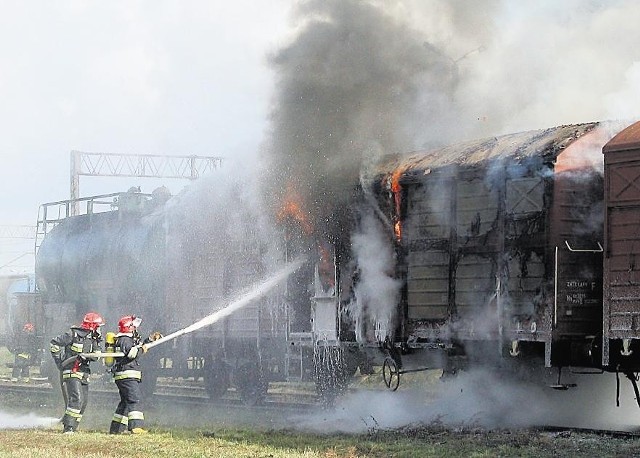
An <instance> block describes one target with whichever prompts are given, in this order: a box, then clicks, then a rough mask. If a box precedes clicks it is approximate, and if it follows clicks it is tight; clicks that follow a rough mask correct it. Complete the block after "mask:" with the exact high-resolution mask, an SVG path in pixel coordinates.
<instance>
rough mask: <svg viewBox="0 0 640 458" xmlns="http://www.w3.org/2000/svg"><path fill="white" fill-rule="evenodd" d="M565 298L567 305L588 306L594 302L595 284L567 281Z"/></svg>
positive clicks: (589, 281) (587, 281)
mask: <svg viewBox="0 0 640 458" xmlns="http://www.w3.org/2000/svg"><path fill="white" fill-rule="evenodd" d="M565 287H566V289H567V291H566V294H565V297H566V301H567V302H568V303H569V304H579V305H583V304H588V303H592V302H594V300H593V297H592V295H593V293H594V291H595V290H596V287H597V284H596V282H594V281H591V280H567V281H566V283H565Z"/></svg>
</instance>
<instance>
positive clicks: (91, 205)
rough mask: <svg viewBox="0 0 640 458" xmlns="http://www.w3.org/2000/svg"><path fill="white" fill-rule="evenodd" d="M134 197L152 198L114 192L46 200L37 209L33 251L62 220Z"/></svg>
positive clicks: (116, 205) (112, 207) (113, 206)
mask: <svg viewBox="0 0 640 458" xmlns="http://www.w3.org/2000/svg"><path fill="white" fill-rule="evenodd" d="M129 198H135V199H141V200H144V201H147V200H150V199H152V198H153V194H147V193H142V192H137V191H136V192H130V191H129V192H114V193H110V194H99V195H95V196H88V197H79V198H77V199H67V200H58V201H55V202H46V203H44V204H41V205H40V208H39V209H38V222H37V225H36V243H35V252H36V253H37V252H38V248H39V247H40V243H41V242H42V240H43V239H44V237H45V236H46V235H47V233H48V232H49V231H50V230H51V229H53V228H54V227H55V226H56V225H57V224H58V223H60V222H61V221H62V220H64V219H66V218H69V217H71V216H76V215H90V214H94V213H105V212H108V211H114V210H115V209H117V208H119V207H120V205H122V204H123V203H124V202H126V199H129ZM82 203H85V204H86V205H84V208H83V210H84V211H83V212H75V211H74V209H75V208H77V207H79V205H78V204H82Z"/></svg>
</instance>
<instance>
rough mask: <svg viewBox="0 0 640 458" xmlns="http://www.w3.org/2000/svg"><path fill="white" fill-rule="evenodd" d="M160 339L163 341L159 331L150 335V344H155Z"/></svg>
mask: <svg viewBox="0 0 640 458" xmlns="http://www.w3.org/2000/svg"><path fill="white" fill-rule="evenodd" d="M158 339H162V334H160V333H159V332H158V331H155V332H152V333H151V334H149V339H148V340H149V342H155V341H156V340H158Z"/></svg>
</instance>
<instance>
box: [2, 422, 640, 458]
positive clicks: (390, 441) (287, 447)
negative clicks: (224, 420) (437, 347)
mask: <svg viewBox="0 0 640 458" xmlns="http://www.w3.org/2000/svg"><path fill="white" fill-rule="evenodd" d="M639 447H640V443H639V442H638V441H637V440H626V441H625V440H617V441H616V442H615V444H614V443H612V442H611V439H607V438H602V437H598V436H580V437H574V438H572V437H553V436H549V435H546V436H545V435H540V434H531V433H528V432H527V433H525V432H515V433H514V432H491V433H485V432H473V431H467V432H457V433H455V432H451V431H436V430H433V431H428V430H421V431H420V432H418V433H416V434H406V432H404V433H399V432H385V433H380V434H377V435H373V436H371V435H317V434H308V433H300V432H294V431H287V430H278V431H263V432H259V431H253V430H246V429H231V430H229V429H219V430H215V431H213V430H207V431H204V430H201V429H181V428H178V429H175V430H166V429H161V428H160V429H155V430H154V431H152V433H151V434H148V435H145V436H131V435H127V436H110V435H108V434H106V433H104V432H97V431H83V432H79V433H76V434H75V435H63V434H60V432H59V431H57V430H56V431H53V430H19V431H0V456H2V457H21V458H22V457H27V458H29V457H32V458H56V457H77V456H82V457H85V458H94V457H96V458H97V457H116V456H117V457H140V458H146V457H158V458H162V457H167V458H169V457H175V458H183V457H221V458H240V457H243V458H244V457H264V458H267V457H269V458H293V457H300V458H316V457H318V458H320V457H322V458H357V457H372V458H383V457H385V458H386V457H499V456H504V457H516V456H517V457H552V456H553V457H555V456H560V457H564V456H566V457H580V456H584V457H588V456H602V457H609V456H610V457H613V456H638V454H637V452H636V451H637V450H640V449H639ZM634 453H635V455H634Z"/></svg>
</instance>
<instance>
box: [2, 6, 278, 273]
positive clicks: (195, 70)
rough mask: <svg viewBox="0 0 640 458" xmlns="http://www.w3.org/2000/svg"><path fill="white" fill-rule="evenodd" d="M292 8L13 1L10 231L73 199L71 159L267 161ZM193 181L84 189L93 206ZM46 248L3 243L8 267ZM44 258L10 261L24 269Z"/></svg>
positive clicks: (7, 34) (8, 9)
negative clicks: (101, 198) (280, 52)
mask: <svg viewBox="0 0 640 458" xmlns="http://www.w3.org/2000/svg"><path fill="white" fill-rule="evenodd" d="M287 8H288V6H287V5H286V4H285V2H282V1H280V0H234V1H224V2H223V1H209V0H190V1H163V0H160V1H155V0H154V1H128V0H127V1H121V0H115V1H85V0H68V1H67V0H64V1H53V2H52V1H47V0H43V1H41V0H33V1H32V0H27V1H20V2H15V1H12V0H0V132H2V133H1V134H0V161H1V162H0V195H3V196H4V198H3V199H0V224H2V225H35V223H36V218H37V214H38V207H39V205H40V204H41V203H44V202H52V201H58V200H64V199H68V198H69V194H70V152H71V151H72V150H78V151H86V152H101V153H126V154H160V155H198V156H222V157H224V158H226V159H227V160H228V161H242V160H244V158H246V157H248V156H250V155H252V154H255V151H256V150H257V148H258V145H259V143H260V142H261V140H262V138H263V133H264V130H265V128H266V120H267V111H268V104H269V97H270V94H271V86H272V74H271V73H270V72H269V71H268V68H267V59H266V56H267V54H268V53H269V52H270V50H271V49H274V48H277V47H278V46H279V40H281V39H282V37H283V36H284V35H285V32H286V28H287V25H286V24H287ZM187 184H188V181H187V180H153V179H132V178H126V179H125V178H108V179H103V178H96V177H81V178H80V195H82V196H87V195H95V194H102V193H111V192H119V191H126V190H127V189H128V188H129V187H130V186H133V185H139V186H141V188H142V191H143V192H151V191H152V190H153V189H154V188H155V187H157V186H159V185H166V186H167V187H169V188H170V189H171V191H172V192H173V193H174V194H175V193H177V192H179V191H180V190H181V189H182V188H183V187H184V186H186V185H187ZM32 250H33V242H32V241H20V240H2V239H0V272H2V271H3V269H2V268H1V266H2V265H3V264H4V263H6V262H9V261H11V260H12V259H14V258H15V257H18V256H21V254H23V253H25V252H28V251H32ZM32 261H33V257H32V256H28V255H27V256H24V257H22V259H21V261H19V262H14V263H10V264H11V266H9V267H14V268H15V269H17V270H18V271H20V270H23V268H24V266H25V265H26V266H28V265H29V263H32ZM5 270H6V269H5Z"/></svg>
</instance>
